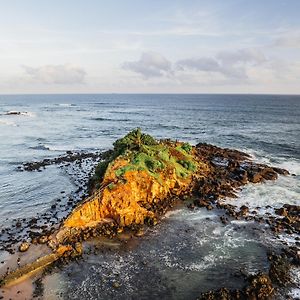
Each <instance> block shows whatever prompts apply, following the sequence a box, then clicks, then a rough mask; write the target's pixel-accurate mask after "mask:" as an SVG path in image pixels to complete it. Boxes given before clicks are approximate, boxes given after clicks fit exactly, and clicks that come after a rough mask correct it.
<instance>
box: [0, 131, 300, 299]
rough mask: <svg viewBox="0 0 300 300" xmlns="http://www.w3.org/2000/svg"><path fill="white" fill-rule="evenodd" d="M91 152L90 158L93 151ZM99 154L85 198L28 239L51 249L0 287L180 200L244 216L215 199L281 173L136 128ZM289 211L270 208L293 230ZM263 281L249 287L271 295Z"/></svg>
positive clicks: (152, 219) (149, 219)
mask: <svg viewBox="0 0 300 300" xmlns="http://www.w3.org/2000/svg"><path fill="white" fill-rule="evenodd" d="M76 155H77V154H75V155H72V153H71V154H70V156H71V157H70V158H69V157H67V158H62V160H66V161H69V160H73V159H75V157H76ZM73 156H74V157H73ZM92 157H93V158H95V157H94V154H93V155H92ZM95 159H96V158H95ZM101 159H102V161H101V162H100V163H98V165H97V166H96V169H95V174H94V176H93V177H92V178H91V180H90V182H89V188H90V196H89V197H88V198H86V199H85V200H84V201H83V202H81V203H80V204H79V205H77V207H75V209H74V210H73V211H72V212H71V213H70V214H69V216H68V217H67V218H66V219H65V220H64V221H63V222H62V224H61V226H60V227H59V229H58V230H57V231H56V232H54V233H53V232H51V234H49V235H48V236H45V234H43V236H39V237H37V236H34V239H35V240H37V241H38V242H39V243H40V244H44V243H47V245H48V246H49V247H50V248H51V249H52V250H53V253H52V254H50V255H46V256H44V257H42V258H40V259H39V260H38V261H35V262H33V263H32V264H28V265H25V266H23V267H21V268H20V269H18V270H17V271H15V272H12V273H10V274H8V276H7V277H5V278H4V279H3V281H2V282H1V283H0V285H1V284H6V283H7V282H8V281H13V280H15V279H17V278H19V277H21V276H23V275H24V274H27V273H28V272H32V271H33V270H35V269H37V268H39V269H40V268H42V267H43V266H45V265H49V264H50V263H53V262H54V261H56V260H58V259H60V258H61V257H62V256H63V257H74V256H76V255H81V253H82V247H81V242H82V241H83V240H87V239H88V238H90V237H94V236H99V235H105V236H109V237H113V236H115V235H117V234H118V233H120V232H122V231H123V230H124V229H125V228H128V229H131V230H134V231H135V232H137V233H138V232H140V230H141V227H142V226H148V225H150V226H151V225H155V224H156V223H157V219H158V218H159V216H160V215H161V214H163V213H164V212H166V210H167V209H168V208H169V207H171V206H172V205H173V203H174V202H175V201H176V200H185V199H186V198H189V199H194V201H193V203H191V202H189V203H188V206H189V207H190V208H194V207H195V206H200V207H206V208H207V209H209V210H210V209H213V208H221V209H225V210H227V215H228V216H232V217H235V218H239V217H244V218H248V214H249V209H248V207H246V206H244V207H241V208H240V211H239V212H236V211H235V209H234V207H233V206H232V205H229V204H222V203H221V202H219V201H218V200H219V199H222V198H225V197H236V192H237V191H238V189H239V187H241V186H243V185H245V184H247V183H248V182H251V183H259V182H263V181H265V180H275V179H276V178H277V176H278V174H282V175H287V174H288V171H286V170H283V169H279V168H272V167H270V166H267V165H263V164H257V163H254V162H252V160H251V158H250V156H249V155H248V154H246V153H243V152H240V151H236V150H231V149H222V148H219V147H216V146H212V145H208V144H203V143H201V144H198V145H196V146H191V145H190V144H188V143H183V142H178V141H170V140H160V141H157V140H155V139H154V138H152V137H151V136H149V135H147V134H143V133H142V132H141V131H140V129H136V130H133V131H132V132H130V133H129V134H127V135H126V136H125V137H124V138H121V139H119V140H117V141H116V142H115V143H114V149H113V150H111V151H108V152H106V153H103V154H102V155H101ZM52 163H55V160H54V161H53V160H52V161H47V160H45V161H43V163H42V164H41V166H46V165H48V164H52ZM24 166H25V167H26V166H28V170H35V169H39V168H40V164H39V163H37V162H35V163H34V165H31V164H27V165H24ZM53 209H56V207H53ZM297 209H298V208H297ZM297 209H296V208H291V207H285V208H284V209H283V210H282V211H278V213H279V214H281V215H285V214H287V213H288V214H294V212H295V216H293V217H292V221H291V222H290V223H289V225H291V224H292V225H291V226H293V228H298V224H299V222H298V221H299V219H298V217H297V212H298V210H297ZM284 218H288V216H285V217H284ZM220 219H221V221H222V223H224V224H226V223H227V222H228V218H227V217H226V216H222V217H221V218H220ZM20 250H21V249H20ZM274 274H275V272H272V274H271V275H272V276H273V275H274ZM274 276H275V275H274ZM274 276H273V277H274ZM268 278H269V277H264V276H263V277H260V278H259V279H257V280H256V279H255V280H256V281H255V280H254V279H253V280H254V281H251V285H252V286H255V289H256V290H260V292H259V293H264V294H265V295H268V294H271V290H270V289H271V288H270V286H269V284H268V282H269V281H268ZM223 292H224V291H223ZM223 292H222V293H223ZM266 297H268V296H266ZM212 299H214V298H212ZM224 299H226V298H224ZM261 299H265V298H261Z"/></svg>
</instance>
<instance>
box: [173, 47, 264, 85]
mask: <svg viewBox="0 0 300 300" xmlns="http://www.w3.org/2000/svg"><path fill="white" fill-rule="evenodd" d="M266 61H267V59H266V58H265V56H264V54H263V53H262V52H261V51H259V50H257V49H241V50H237V51H226V52H225V51H224V52H219V53H218V54H217V55H216V56H215V57H200V58H189V59H184V60H180V61H178V62H177V67H178V69H179V70H197V71H201V72H209V73H211V72H213V73H219V74H222V75H223V76H224V79H226V78H227V79H232V78H235V79H238V80H245V79H247V78H248V75H247V66H249V65H258V64H262V63H264V62H266Z"/></svg>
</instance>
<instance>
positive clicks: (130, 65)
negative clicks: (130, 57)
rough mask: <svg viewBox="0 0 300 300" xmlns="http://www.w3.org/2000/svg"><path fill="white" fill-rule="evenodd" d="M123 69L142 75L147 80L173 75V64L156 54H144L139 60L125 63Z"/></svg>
mask: <svg viewBox="0 0 300 300" xmlns="http://www.w3.org/2000/svg"><path fill="white" fill-rule="evenodd" d="M122 67H123V68H124V69H125V70H130V71H133V72H135V73H138V74H141V75H142V76H143V77H144V78H145V79H148V78H151V77H161V76H164V75H167V74H169V73H171V62H170V61H169V60H167V59H166V58H165V57H164V56H162V55H161V54H159V53H156V52H144V53H142V55H141V57H140V59H139V60H137V61H128V62H125V63H124V64H123V66H122Z"/></svg>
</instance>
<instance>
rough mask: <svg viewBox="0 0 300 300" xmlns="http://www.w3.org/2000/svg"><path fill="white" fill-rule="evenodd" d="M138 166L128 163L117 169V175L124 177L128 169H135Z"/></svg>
mask: <svg viewBox="0 0 300 300" xmlns="http://www.w3.org/2000/svg"><path fill="white" fill-rule="evenodd" d="M134 170H136V168H135V167H134V166H132V165H127V166H124V167H122V168H119V169H118V170H116V171H115V174H116V176H117V177H122V176H123V175H124V174H125V173H126V172H127V171H134Z"/></svg>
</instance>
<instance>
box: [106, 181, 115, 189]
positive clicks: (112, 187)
mask: <svg viewBox="0 0 300 300" xmlns="http://www.w3.org/2000/svg"><path fill="white" fill-rule="evenodd" d="M115 186H116V185H115V184H114V183H113V182H111V183H110V184H109V185H108V186H107V187H108V188H109V189H110V190H113V189H114V188H115Z"/></svg>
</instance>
